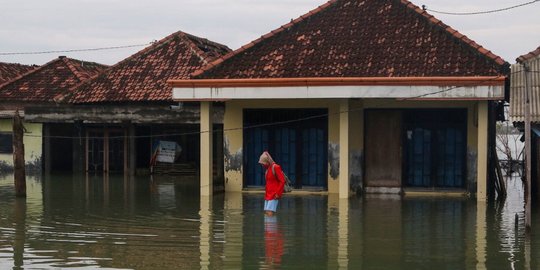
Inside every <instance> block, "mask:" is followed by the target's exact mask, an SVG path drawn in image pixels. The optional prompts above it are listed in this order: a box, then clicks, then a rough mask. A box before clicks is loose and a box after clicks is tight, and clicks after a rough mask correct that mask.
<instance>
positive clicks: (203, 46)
mask: <svg viewBox="0 0 540 270" xmlns="http://www.w3.org/2000/svg"><path fill="white" fill-rule="evenodd" d="M228 52H230V49H229V48H228V47H226V46H224V45H221V44H218V43H215V42H212V41H209V40H207V39H204V38H200V37H196V36H193V35H190V34H187V33H184V32H181V31H179V32H176V33H173V34H171V35H169V36H167V37H165V38H163V39H162V40H160V41H158V42H156V43H154V44H152V45H151V46H149V47H147V48H145V49H143V50H141V51H139V52H137V53H135V54H134V55H132V56H130V57H128V58H126V59H124V60H123V61H121V62H119V63H118V64H116V65H113V66H111V67H110V68H108V69H107V70H105V71H104V72H103V73H101V74H99V75H98V76H96V77H94V78H91V79H90V80H88V81H85V82H84V83H82V84H80V85H78V86H76V87H74V89H73V93H72V94H70V95H68V96H62V97H58V98H59V99H64V100H68V101H69V102H72V103H95V102H104V103H108V102H143V101H148V100H149V101H172V93H171V89H170V87H169V86H168V85H167V80H169V79H185V78H189V75H190V74H191V73H192V72H193V71H195V70H196V69H198V68H201V67H202V66H205V65H207V64H209V63H210V62H211V61H212V60H214V59H216V58H218V57H221V56H222V55H224V54H226V53H228Z"/></svg>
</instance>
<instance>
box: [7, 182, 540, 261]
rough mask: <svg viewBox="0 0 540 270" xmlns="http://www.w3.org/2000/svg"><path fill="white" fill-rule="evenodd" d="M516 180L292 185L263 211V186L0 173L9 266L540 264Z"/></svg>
mask: <svg viewBox="0 0 540 270" xmlns="http://www.w3.org/2000/svg"><path fill="white" fill-rule="evenodd" d="M508 186H509V191H510V197H509V198H508V199H507V200H506V202H505V203H504V204H499V205H486V204H483V203H477V202H476V201H474V200H471V199H463V198H433V197H428V198H417V197H415V198H409V197H404V198H402V197H400V196H365V197H353V198H350V199H344V200H340V199H338V198H337V197H336V196H326V195H308V196H306V195H302V196H300V195H294V193H293V194H286V195H285V197H284V198H283V200H282V201H281V202H280V205H279V208H278V214H277V216H275V217H273V218H265V217H264V215H263V213H262V211H261V208H262V205H263V195H262V194H260V193H254V194H253V193H249V194H247V193H244V194H241V193H227V194H219V195H215V196H213V197H212V198H211V199H209V198H204V199H200V198H199V195H198V190H199V189H198V185H197V182H196V179H194V178H190V177H184V178H163V177H162V178H155V177H154V178H150V177H140V178H129V177H124V176H110V177H103V176H89V177H73V176H71V175H69V176H60V175H57V176H50V177H44V178H43V179H36V178H28V179H27V188H28V197H27V198H26V199H16V198H15V196H14V190H13V177H12V176H10V175H8V176H0V269H23V268H24V269H58V268H86V269H93V268H106V269H241V268H243V269H280V268H283V269H300V268H302V269H347V268H349V269H540V222H538V221H539V220H538V218H537V216H538V215H536V213H535V219H534V221H533V231H532V234H531V235H530V237H526V234H525V231H524V227H523V226H524V219H523V218H524V217H523V203H522V201H523V197H522V196H520V191H521V190H522V186H521V183H520V181H519V180H515V179H511V180H509V182H508ZM516 215H517V220H516ZM516 222H517V223H516Z"/></svg>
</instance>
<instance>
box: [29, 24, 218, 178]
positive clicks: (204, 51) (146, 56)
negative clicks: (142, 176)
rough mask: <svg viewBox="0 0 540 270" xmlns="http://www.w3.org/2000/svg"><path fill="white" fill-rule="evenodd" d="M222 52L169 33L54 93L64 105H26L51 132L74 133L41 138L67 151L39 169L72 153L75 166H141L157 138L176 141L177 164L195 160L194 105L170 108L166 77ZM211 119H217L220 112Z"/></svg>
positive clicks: (106, 168) (59, 162)
mask: <svg viewBox="0 0 540 270" xmlns="http://www.w3.org/2000/svg"><path fill="white" fill-rule="evenodd" d="M228 51H229V49H228V48H227V47H226V46H224V45H221V44H217V43H214V42H211V41H209V40H206V39H203V38H199V37H196V36H192V35H189V34H186V33H183V32H176V33H173V34H171V35H169V36H167V37H165V38H164V39H162V40H160V41H157V42H156V43H154V44H153V45H151V46H149V47H147V48H145V49H143V50H141V51H139V52H137V53H136V54H134V55H132V56H130V57H128V58H126V59H124V60H122V61H121V62H119V63H117V64H115V65H113V66H111V67H110V68H108V69H106V70H105V71H104V72H102V73H101V74H99V75H98V76H95V77H93V78H91V79H89V80H87V81H86V82H84V83H81V84H79V85H77V86H76V87H74V88H73V89H71V91H69V92H68V93H67V94H65V93H64V94H63V95H59V96H57V97H56V98H57V99H59V100H63V101H64V104H63V106H61V107H48V108H37V109H35V110H28V111H27V118H28V119H32V121H36V122H43V123H45V124H46V125H45V129H46V131H47V132H49V133H50V134H51V135H52V136H53V137H57V136H60V137H70V136H73V133H72V132H73V131H74V132H75V137H80V138H75V139H73V140H71V141H70V140H67V139H63V140H62V139H59V140H51V141H50V142H45V145H50V148H56V147H58V146H59V145H72V147H70V148H69V149H67V148H66V151H69V152H72V153H73V155H64V156H63V157H59V158H58V159H54V158H53V159H52V160H51V162H50V164H49V166H48V168H47V166H46V170H53V171H54V170H57V169H62V168H63V165H62V164H71V159H72V156H73V157H74V159H73V160H74V161H73V170H76V171H77V170H86V171H111V172H114V171H116V172H121V171H125V170H130V171H131V172H134V171H135V169H136V168H146V169H148V167H149V162H150V157H151V154H152V150H153V147H155V146H156V145H157V141H159V140H166V141H174V142H177V143H179V144H180V145H181V147H182V148H183V149H184V151H182V154H181V156H180V157H179V160H178V162H180V163H195V161H198V156H199V154H198V152H199V151H198V138H199V137H198V136H197V135H196V134H195V135H190V134H194V132H196V131H197V130H198V126H197V124H198V121H199V116H198V114H199V109H198V106H193V105H186V106H176V107H178V108H177V109H172V108H171V105H173V104H175V103H173V102H172V98H171V92H170V88H169V87H168V86H167V84H166V81H167V80H168V79H170V78H186V77H187V76H188V74H190V73H191V72H193V71H194V70H196V69H198V68H200V67H201V66H203V65H206V64H207V63H208V62H209V61H210V60H213V59H215V58H217V57H219V56H221V55H223V54H224V53H227V52H228ZM67 103H69V104H67ZM215 123H221V120H220V119H219V117H216V119H215ZM130 138H132V139H130ZM66 140H67V141H68V142H69V143H67V144H66ZM70 166H71V165H68V167H70Z"/></svg>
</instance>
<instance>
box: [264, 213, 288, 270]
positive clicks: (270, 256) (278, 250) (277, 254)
mask: <svg viewBox="0 0 540 270" xmlns="http://www.w3.org/2000/svg"><path fill="white" fill-rule="evenodd" d="M277 219H278V217H277V216H265V217H264V248H265V261H264V267H262V268H266V269H275V268H276V267H279V266H280V265H281V257H282V256H283V242H284V239H283V232H282V231H281V228H280V226H279V224H278V222H277Z"/></svg>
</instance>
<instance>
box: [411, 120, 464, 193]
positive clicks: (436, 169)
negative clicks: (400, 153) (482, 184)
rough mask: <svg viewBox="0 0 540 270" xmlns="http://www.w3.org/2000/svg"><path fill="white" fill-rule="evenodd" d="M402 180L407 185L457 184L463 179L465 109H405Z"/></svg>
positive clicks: (452, 185)
mask: <svg viewBox="0 0 540 270" xmlns="http://www.w3.org/2000/svg"><path fill="white" fill-rule="evenodd" d="M405 114H406V116H405V126H406V128H405V134H406V135H405V139H404V141H405V151H406V154H405V157H406V160H405V162H404V163H405V164H406V168H405V170H406V173H405V178H406V180H405V183H406V185H407V186H409V187H426V188H432V187H444V188H460V187H463V186H464V182H465V149H466V147H467V145H466V144H467V142H466V136H467V134H466V112H465V111H464V110H458V109H453V110H414V111H413V110H411V111H407V112H405Z"/></svg>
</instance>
